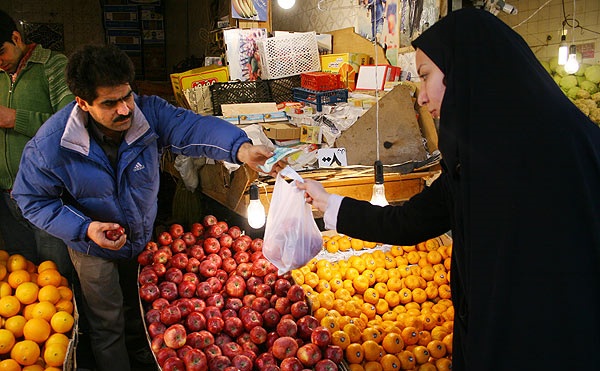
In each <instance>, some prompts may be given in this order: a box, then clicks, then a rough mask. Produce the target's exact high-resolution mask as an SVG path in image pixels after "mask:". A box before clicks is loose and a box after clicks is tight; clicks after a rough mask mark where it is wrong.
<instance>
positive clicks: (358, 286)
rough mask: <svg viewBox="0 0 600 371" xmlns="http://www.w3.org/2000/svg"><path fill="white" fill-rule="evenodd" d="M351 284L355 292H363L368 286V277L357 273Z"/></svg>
mask: <svg viewBox="0 0 600 371" xmlns="http://www.w3.org/2000/svg"><path fill="white" fill-rule="evenodd" d="M352 285H353V286H354V289H355V290H356V292H357V293H359V294H363V293H364V292H365V291H366V290H367V289H368V288H369V285H370V284H369V278H368V277H366V276H363V275H358V276H356V277H355V278H354V279H353V280H352Z"/></svg>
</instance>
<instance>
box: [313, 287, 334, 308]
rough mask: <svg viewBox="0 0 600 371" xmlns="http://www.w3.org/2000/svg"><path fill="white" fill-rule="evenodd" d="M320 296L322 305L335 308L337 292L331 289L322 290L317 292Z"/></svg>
mask: <svg viewBox="0 0 600 371" xmlns="http://www.w3.org/2000/svg"><path fill="white" fill-rule="evenodd" d="M317 297H318V298H319V304H320V306H321V307H323V308H326V309H332V308H333V301H334V300H335V294H334V293H333V292H331V291H330V290H325V291H321V292H319V293H318V294H317Z"/></svg>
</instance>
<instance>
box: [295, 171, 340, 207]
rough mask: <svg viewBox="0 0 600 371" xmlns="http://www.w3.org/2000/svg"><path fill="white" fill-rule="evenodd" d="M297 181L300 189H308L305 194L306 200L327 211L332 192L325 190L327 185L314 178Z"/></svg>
mask: <svg viewBox="0 0 600 371" xmlns="http://www.w3.org/2000/svg"><path fill="white" fill-rule="evenodd" d="M295 183H296V187H298V189H302V190H304V191H306V194H305V195H304V197H305V198H306V202H308V203H309V204H311V205H313V206H314V207H315V208H317V209H319V210H320V211H323V212H325V210H326V209H327V202H328V201H329V196H331V194H330V193H329V192H327V191H326V190H325V187H323V185H322V184H321V183H319V182H317V181H316V180H313V179H305V180H304V182H298V181H297V182H295Z"/></svg>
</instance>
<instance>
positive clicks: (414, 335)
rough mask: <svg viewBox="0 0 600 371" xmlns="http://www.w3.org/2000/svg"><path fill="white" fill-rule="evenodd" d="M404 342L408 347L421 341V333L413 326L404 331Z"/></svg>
mask: <svg viewBox="0 0 600 371" xmlns="http://www.w3.org/2000/svg"><path fill="white" fill-rule="evenodd" d="M402 340H403V341H404V344H406V345H413V344H416V343H417V342H418V341H419V331H418V330H417V329H416V328H415V327H413V326H406V327H405V328H404V329H402Z"/></svg>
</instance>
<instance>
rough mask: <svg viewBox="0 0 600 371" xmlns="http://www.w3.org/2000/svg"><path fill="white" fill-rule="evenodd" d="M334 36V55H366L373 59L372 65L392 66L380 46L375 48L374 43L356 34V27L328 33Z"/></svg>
mask: <svg viewBox="0 0 600 371" xmlns="http://www.w3.org/2000/svg"><path fill="white" fill-rule="evenodd" d="M327 33H328V34H331V35H333V53H334V54H335V53H364V54H368V55H369V56H370V57H371V63H373V64H374V63H375V54H377V64H390V63H389V62H388V60H387V58H386V57H385V51H384V50H383V48H382V47H381V46H380V45H377V46H375V45H374V44H373V42H372V41H369V40H367V39H366V38H364V37H362V36H360V35H359V34H357V33H356V32H354V27H348V28H342V29H339V30H335V31H330V32H327Z"/></svg>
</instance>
